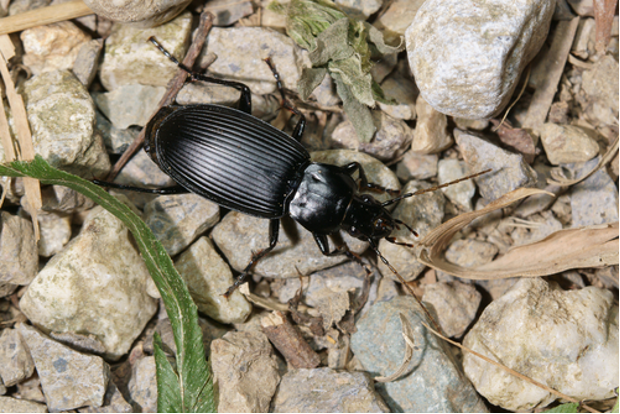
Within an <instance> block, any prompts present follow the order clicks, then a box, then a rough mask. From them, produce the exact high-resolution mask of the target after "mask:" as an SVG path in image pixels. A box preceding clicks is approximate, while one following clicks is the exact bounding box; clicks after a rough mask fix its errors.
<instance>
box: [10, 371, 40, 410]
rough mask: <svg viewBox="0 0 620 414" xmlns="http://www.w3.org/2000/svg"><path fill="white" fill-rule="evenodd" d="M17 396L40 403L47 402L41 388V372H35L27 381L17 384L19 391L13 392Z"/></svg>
mask: <svg viewBox="0 0 620 414" xmlns="http://www.w3.org/2000/svg"><path fill="white" fill-rule="evenodd" d="M13 396H14V397H16V398H21V399H23V400H29V401H33V402H38V403H43V404H45V403H46V399H45V396H44V395H43V391H42V390H41V380H40V379H39V374H34V375H32V376H31V377H30V378H28V379H27V380H25V381H22V382H20V383H18V384H17V393H15V394H13Z"/></svg>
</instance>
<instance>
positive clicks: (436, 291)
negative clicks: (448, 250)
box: [422, 281, 482, 338]
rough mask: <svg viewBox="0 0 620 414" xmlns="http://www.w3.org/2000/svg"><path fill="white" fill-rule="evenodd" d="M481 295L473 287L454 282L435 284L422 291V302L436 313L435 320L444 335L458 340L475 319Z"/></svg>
mask: <svg viewBox="0 0 620 414" xmlns="http://www.w3.org/2000/svg"><path fill="white" fill-rule="evenodd" d="M481 300H482V295H481V294H480V293H479V292H478V291H477V290H476V288H475V287H474V285H469V284H467V283H462V282H458V281H454V282H451V283H445V282H437V283H433V284H430V285H427V286H426V288H425V289H424V296H422V301H423V302H428V303H430V304H431V305H433V307H434V308H435V310H436V311H437V319H439V324H440V325H441V329H442V330H443V331H444V333H445V334H446V335H447V336H449V337H456V338H460V337H461V336H462V335H463V333H464V332H465V330H466V329H467V327H468V326H469V324H470V323H471V322H472V321H473V320H474V318H475V317H476V312H477V311H478V306H480V301H481Z"/></svg>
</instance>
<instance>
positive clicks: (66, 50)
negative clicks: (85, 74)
mask: <svg viewBox="0 0 620 414" xmlns="http://www.w3.org/2000/svg"><path fill="white" fill-rule="evenodd" d="M20 38H21V40H22V44H23V45H24V52H25V54H24V56H23V59H24V65H26V66H28V67H29V68H30V70H32V73H33V74H35V75H39V74H41V73H43V72H52V71H56V70H59V69H71V68H72V67H73V62H75V58H76V57H77V56H78V53H79V51H80V49H81V47H82V46H83V45H85V44H87V43H88V42H89V41H90V36H89V35H87V34H86V33H84V32H83V31H81V30H80V29H79V28H78V27H77V26H76V25H75V24H73V23H72V22H69V21H64V22H59V23H52V24H48V25H44V26H36V27H33V28H30V29H26V30H24V31H23V32H21V34H20Z"/></svg>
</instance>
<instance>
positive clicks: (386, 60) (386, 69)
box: [370, 32, 398, 82]
mask: <svg viewBox="0 0 620 414" xmlns="http://www.w3.org/2000/svg"><path fill="white" fill-rule="evenodd" d="M384 33H385V32H384ZM397 64H398V53H391V54H389V55H384V56H383V58H381V60H380V61H378V62H377V63H375V65H374V66H373V67H372V68H371V69H370V74H371V75H372V78H373V79H374V80H375V82H383V80H384V79H385V78H386V77H387V76H388V75H389V74H390V73H392V71H393V70H394V68H395V67H396V65H397Z"/></svg>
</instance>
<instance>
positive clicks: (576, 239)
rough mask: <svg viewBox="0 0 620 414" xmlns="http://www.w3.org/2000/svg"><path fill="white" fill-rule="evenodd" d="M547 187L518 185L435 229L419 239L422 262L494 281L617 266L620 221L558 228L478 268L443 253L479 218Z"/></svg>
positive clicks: (445, 270) (474, 277) (451, 271)
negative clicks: (454, 239) (448, 259)
mask: <svg viewBox="0 0 620 414" xmlns="http://www.w3.org/2000/svg"><path fill="white" fill-rule="evenodd" d="M544 193H546V194H549V193H547V192H545V191H542V190H537V189H530V188H519V189H517V190H514V191H512V192H510V193H508V194H506V195H504V196H503V197H501V198H499V199H497V200H495V201H494V202H492V203H490V204H489V205H488V206H486V207H485V208H483V209H481V210H477V211H472V212H470V213H465V214H461V215H459V216H457V217H455V218H453V219H452V220H449V221H447V222H445V223H443V224H442V225H441V226H439V227H437V228H435V229H434V230H433V231H432V232H431V233H429V234H428V235H427V236H426V237H424V239H423V240H422V241H421V242H420V245H419V247H418V249H419V250H418V260H419V261H420V262H422V263H424V264H425V265H427V266H430V267H432V268H434V269H437V270H442V271H444V272H446V273H449V274H451V275H454V276H458V277H462V278H465V279H477V280H492V279H504V278H509V277H515V276H526V277H535V276H546V275H551V274H555V273H558V272H562V271H564V270H568V269H576V268H582V267H602V266H610V265H614V264H618V222H616V223H613V224H605V225H598V226H588V227H583V228H578V229H567V230H560V231H557V232H555V233H553V234H551V235H550V236H548V237H547V238H545V239H543V240H541V241H538V242H536V243H532V244H528V245H525V246H519V247H516V248H513V249H511V250H509V251H508V252H507V253H506V254H505V255H504V256H502V257H500V258H499V259H496V260H494V261H492V262H490V263H487V264H484V265H482V266H479V267H476V268H464V267H461V266H458V265H455V264H453V263H450V262H448V261H447V260H446V259H445V258H444V255H443V253H444V251H445V249H446V247H447V245H448V244H449V243H450V242H451V240H452V237H453V236H454V235H455V234H456V233H457V232H458V231H459V230H461V229H462V228H463V227H465V226H466V225H467V224H469V223H471V221H473V220H474V219H476V218H478V217H480V216H483V215H485V214H487V213H490V212H491V211H494V210H498V209H500V208H503V207H506V206H508V205H510V204H512V203H514V202H515V201H518V200H521V199H523V198H525V197H528V196H530V195H535V194H544Z"/></svg>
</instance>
